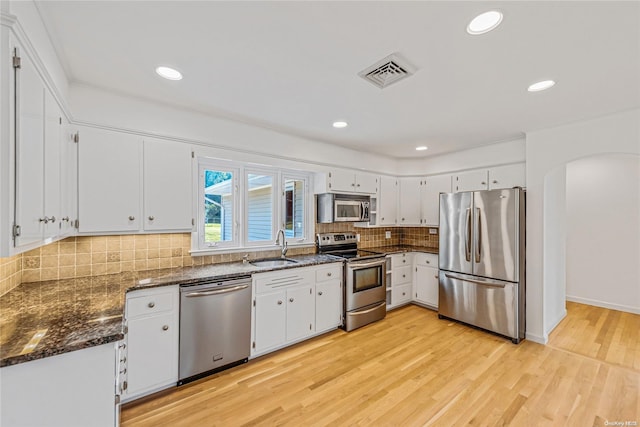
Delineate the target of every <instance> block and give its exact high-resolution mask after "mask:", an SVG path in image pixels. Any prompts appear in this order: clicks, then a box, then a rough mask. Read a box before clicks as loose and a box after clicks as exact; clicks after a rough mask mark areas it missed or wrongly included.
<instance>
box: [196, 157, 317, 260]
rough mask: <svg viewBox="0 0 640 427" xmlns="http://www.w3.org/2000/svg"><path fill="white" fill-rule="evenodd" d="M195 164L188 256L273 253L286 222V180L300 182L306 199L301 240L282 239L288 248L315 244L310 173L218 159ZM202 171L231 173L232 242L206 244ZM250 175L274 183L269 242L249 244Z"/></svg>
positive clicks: (296, 238) (311, 176) (206, 158)
mask: <svg viewBox="0 0 640 427" xmlns="http://www.w3.org/2000/svg"><path fill="white" fill-rule="evenodd" d="M194 160H195V163H196V165H197V168H195V169H196V170H197V176H196V179H194V184H195V185H196V197H194V200H196V203H197V206H196V211H197V215H196V218H197V221H198V223H197V224H196V225H195V227H194V231H193V233H192V239H191V242H192V243H191V246H192V250H191V253H192V255H194V256H198V255H207V254H214V253H219V252H222V251H225V252H239V251H246V250H248V251H256V250H273V249H276V248H278V245H276V243H275V236H276V233H277V231H278V230H279V229H280V228H282V229H284V227H285V221H286V218H284V216H285V212H286V206H285V204H286V193H285V183H286V181H287V180H299V181H303V182H304V190H303V195H304V197H305V200H304V203H303V236H302V237H285V239H286V241H287V244H288V245H289V246H290V247H295V246H310V245H313V244H315V234H314V233H315V230H314V225H315V217H314V216H315V210H314V208H313V201H314V196H313V193H312V189H313V177H314V173H313V172H312V171H303V170H293V169H285V168H279V167H273V166H266V165H265V166H263V165H258V164H255V163H251V164H249V163H243V162H238V161H232V160H226V159H219V158H214V157H209V156H203V155H201V156H196V159H194ZM205 170H216V171H220V172H230V173H232V186H233V190H234V192H233V202H232V206H233V219H232V229H233V239H232V240H229V241H220V242H216V243H206V242H205V209H204V205H205V203H204V202H205V197H204V196H205V187H204V178H205ZM250 174H260V175H268V176H271V177H272V179H273V182H272V189H273V191H272V199H271V202H272V212H271V221H272V222H271V234H272V240H259V241H254V242H250V241H249V227H248V224H249V221H248V215H249V213H248V206H249V184H248V177H249V175H250Z"/></svg>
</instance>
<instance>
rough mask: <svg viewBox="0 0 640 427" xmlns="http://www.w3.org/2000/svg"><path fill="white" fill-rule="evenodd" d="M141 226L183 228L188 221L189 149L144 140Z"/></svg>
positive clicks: (190, 192)
mask: <svg viewBox="0 0 640 427" xmlns="http://www.w3.org/2000/svg"><path fill="white" fill-rule="evenodd" d="M143 182H144V229H145V230H149V231H151V230H187V231H190V230H191V227H192V224H191V218H193V215H192V210H193V206H192V200H193V198H192V185H191V183H192V173H191V148H190V147H189V145H187V144H179V143H176V142H171V141H162V140H156V139H145V140H144V179H143Z"/></svg>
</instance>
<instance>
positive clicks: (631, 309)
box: [567, 295, 640, 314]
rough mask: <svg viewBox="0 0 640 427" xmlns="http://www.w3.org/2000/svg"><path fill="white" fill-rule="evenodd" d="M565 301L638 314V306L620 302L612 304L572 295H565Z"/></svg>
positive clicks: (639, 310)
mask: <svg viewBox="0 0 640 427" xmlns="http://www.w3.org/2000/svg"><path fill="white" fill-rule="evenodd" d="M567 301H571V302H577V303H580V304H587V305H594V306H596V307H602V308H610V309H611V310H618V311H625V312H627V313H633V314H640V308H639V307H631V306H627V305H621V304H612V303H609V302H604V301H598V300H593V299H589V298H581V297H574V296H571V295H567Z"/></svg>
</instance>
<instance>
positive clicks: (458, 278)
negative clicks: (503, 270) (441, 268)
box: [445, 273, 506, 288]
mask: <svg viewBox="0 0 640 427" xmlns="http://www.w3.org/2000/svg"><path fill="white" fill-rule="evenodd" d="M445 277H447V278H449V279H455V280H461V281H463V282H469V283H475V284H476V285H482V286H489V287H492V288H504V287H505V286H506V284H504V283H493V282H485V281H483V280H477V279H466V278H463V277H458V276H455V275H453V274H449V273H445Z"/></svg>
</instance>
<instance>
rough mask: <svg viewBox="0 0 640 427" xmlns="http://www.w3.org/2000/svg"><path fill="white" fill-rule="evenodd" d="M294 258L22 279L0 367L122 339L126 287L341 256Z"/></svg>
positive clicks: (5, 299) (1, 321) (2, 322)
mask: <svg viewBox="0 0 640 427" xmlns="http://www.w3.org/2000/svg"><path fill="white" fill-rule="evenodd" d="M292 258H293V259H295V260H296V261H298V263H297V264H292V265H288V266H282V267H256V266H253V265H251V264H248V263H247V264H243V263H242V262H233V263H225V264H213V265H206V266H198V267H182V268H173V269H162V270H151V271H139V272H127V273H120V274H110V275H104V276H95V277H82V278H76V279H63V280H51V281H46V282H34V283H23V284H21V285H19V286H18V287H16V288H15V289H13V290H11V291H10V292H8V293H7V294H5V295H3V296H2V297H0V367H4V366H11V365H16V364H18V363H23V362H28V361H30V360H36V359H42V358H45V357H49V356H54V355H57V354H62V353H67V352H70V351H74V350H79V349H82V348H87V347H93V346H97V345H101V344H107V343H110V342H115V341H119V340H121V339H123V338H124V332H123V314H124V303H125V294H126V292H130V291H135V290H140V289H147V288H152V287H158V286H168V285H185V284H189V283H195V282H197V281H199V280H202V279H208V278H215V279H216V280H223V279H230V278H234V277H240V276H248V275H251V274H253V273H260V272H266V271H274V270H281V269H286V268H295V267H307V266H311V265H318V264H326V263H331V262H342V259H341V258H337V257H334V256H331V255H301V256H294V257H292Z"/></svg>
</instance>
